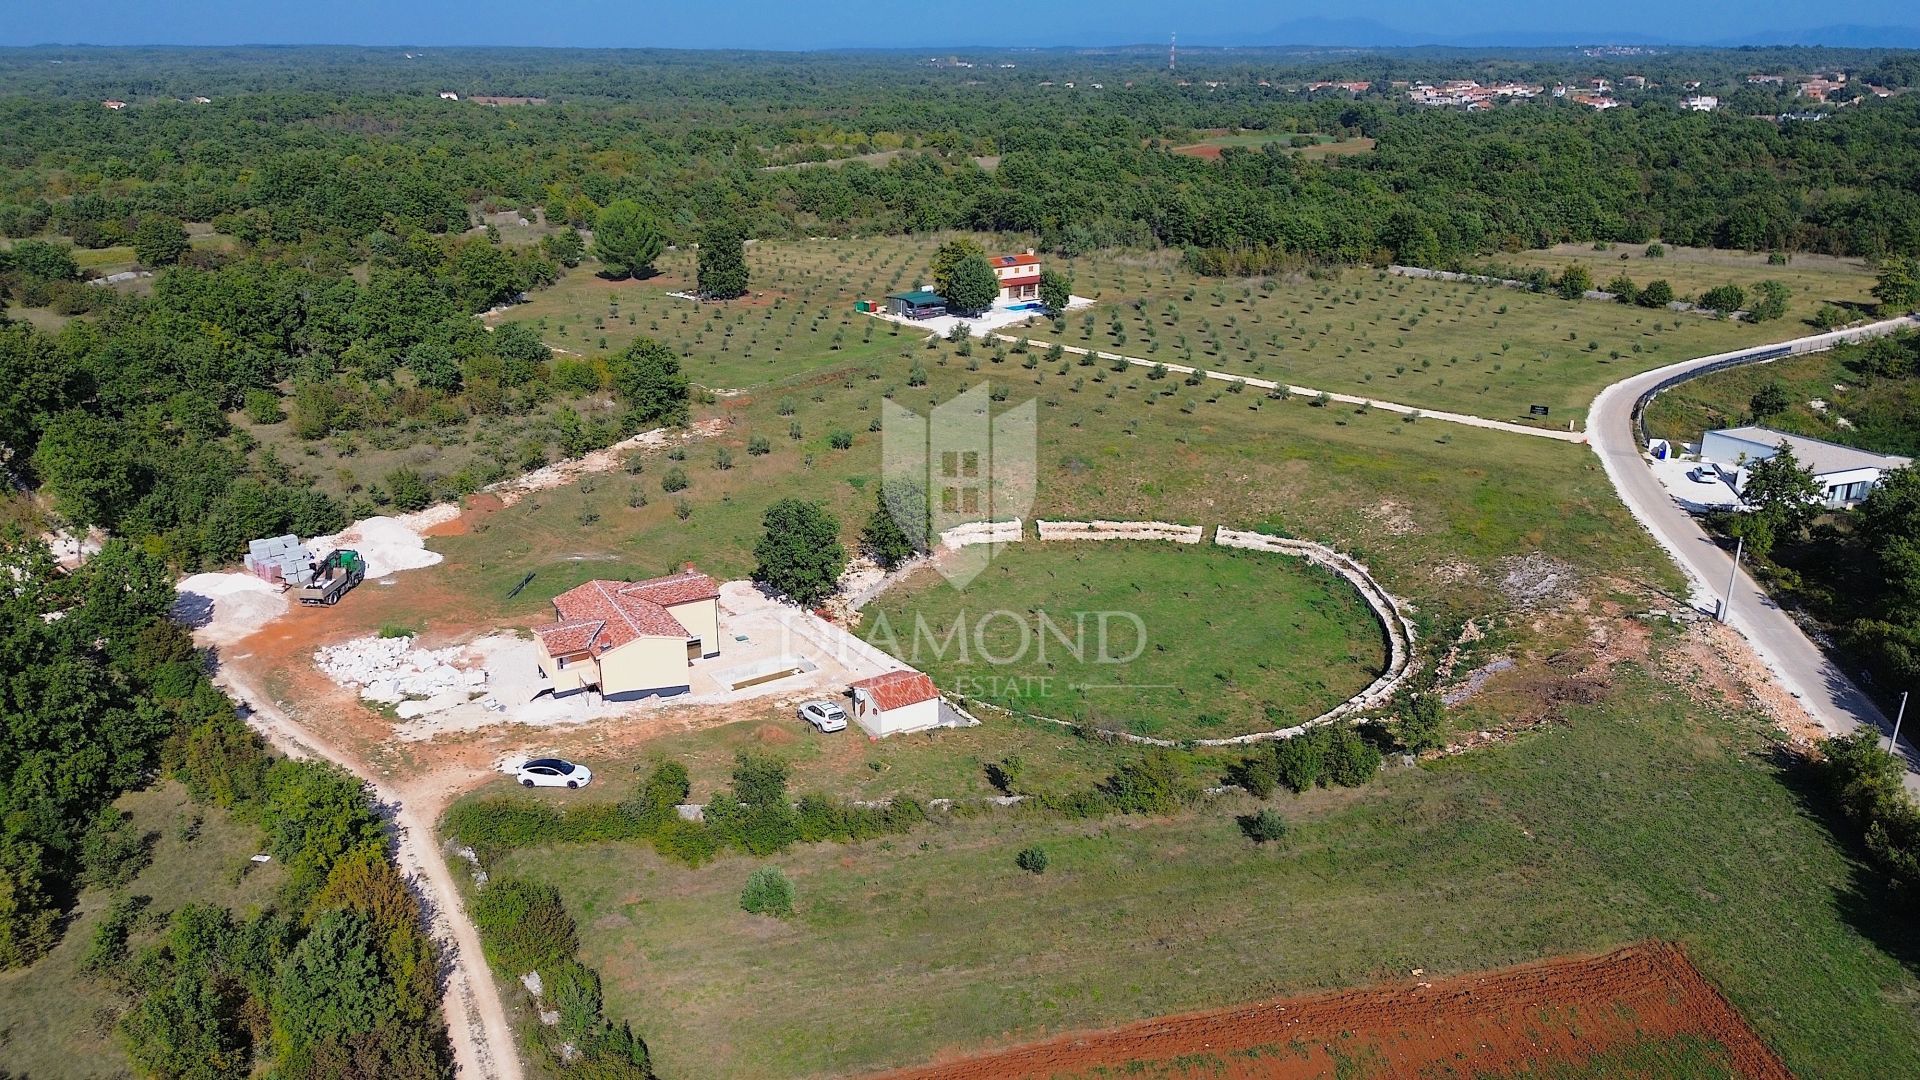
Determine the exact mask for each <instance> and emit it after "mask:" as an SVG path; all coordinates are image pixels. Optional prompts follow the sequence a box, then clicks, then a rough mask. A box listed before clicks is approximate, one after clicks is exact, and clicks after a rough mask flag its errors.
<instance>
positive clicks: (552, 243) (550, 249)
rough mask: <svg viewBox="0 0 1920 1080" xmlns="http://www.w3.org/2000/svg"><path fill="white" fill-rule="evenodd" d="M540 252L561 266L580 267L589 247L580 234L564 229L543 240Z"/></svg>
mask: <svg viewBox="0 0 1920 1080" xmlns="http://www.w3.org/2000/svg"><path fill="white" fill-rule="evenodd" d="M540 252H541V254H543V255H545V256H546V257H547V258H549V259H552V260H553V261H554V262H557V263H559V264H560V265H561V266H579V265H580V256H582V255H585V254H586V253H587V245H586V244H585V243H584V242H582V241H581V239H580V234H579V233H577V232H575V231H574V230H573V229H571V228H563V229H561V230H560V231H559V232H556V233H552V234H550V235H548V236H545V237H542V238H541V240H540ZM656 257H657V256H656Z"/></svg>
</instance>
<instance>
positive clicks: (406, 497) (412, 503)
mask: <svg viewBox="0 0 1920 1080" xmlns="http://www.w3.org/2000/svg"><path fill="white" fill-rule="evenodd" d="M387 498H388V499H390V500H392V502H393V507H394V509H396V510H398V511H400V512H401V513H403V514H411V513H413V512H414V511H415V510H425V509H426V508H427V507H429V506H432V505H433V485H432V484H429V483H427V479H426V477H424V476H421V475H420V474H419V473H418V472H417V471H415V470H413V469H409V468H406V467H404V466H402V467H401V468H398V469H395V470H393V471H392V472H390V473H388V474H387Z"/></svg>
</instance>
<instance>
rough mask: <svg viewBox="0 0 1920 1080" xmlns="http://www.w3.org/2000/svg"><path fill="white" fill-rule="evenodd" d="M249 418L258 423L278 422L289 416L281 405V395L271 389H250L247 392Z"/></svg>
mask: <svg viewBox="0 0 1920 1080" xmlns="http://www.w3.org/2000/svg"><path fill="white" fill-rule="evenodd" d="M245 407H246V410H247V419H249V420H251V421H253V422H254V423H256V424H277V423H279V422H280V421H282V420H285V419H286V418H287V413H286V410H285V409H282V408H281V407H280V395H278V394H276V393H274V392H273V391H271V390H249V391H247V394H246V406H245Z"/></svg>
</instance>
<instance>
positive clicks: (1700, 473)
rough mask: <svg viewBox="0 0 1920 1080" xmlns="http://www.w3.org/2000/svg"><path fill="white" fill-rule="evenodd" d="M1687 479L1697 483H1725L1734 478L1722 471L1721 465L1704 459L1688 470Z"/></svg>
mask: <svg viewBox="0 0 1920 1080" xmlns="http://www.w3.org/2000/svg"><path fill="white" fill-rule="evenodd" d="M1687 479H1689V480H1691V481H1693V482H1694V483H1696V484H1725V483H1729V482H1730V481H1731V479H1732V478H1731V477H1729V476H1728V475H1727V474H1726V473H1723V472H1721V471H1720V466H1718V465H1715V464H1714V463H1713V462H1711V461H1703V462H1701V463H1700V464H1699V465H1697V466H1695V467H1694V468H1692V469H1689V470H1688V471H1687Z"/></svg>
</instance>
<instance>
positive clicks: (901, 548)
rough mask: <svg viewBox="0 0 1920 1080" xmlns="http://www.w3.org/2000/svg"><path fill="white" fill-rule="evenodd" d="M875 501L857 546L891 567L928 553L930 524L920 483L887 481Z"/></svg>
mask: <svg viewBox="0 0 1920 1080" xmlns="http://www.w3.org/2000/svg"><path fill="white" fill-rule="evenodd" d="M874 503H875V505H874V508H873V514H872V515H871V516H869V517H868V518H867V524H866V527H865V528H864V529H862V530H861V531H860V546H861V547H862V548H864V549H865V550H866V552H867V554H868V555H870V556H872V557H873V560H874V561H875V562H877V563H879V564H880V565H881V566H883V567H886V568H887V569H889V570H891V569H893V568H894V567H896V566H898V565H900V564H901V563H903V562H906V561H907V560H908V559H911V558H913V557H914V556H916V555H924V554H926V553H927V541H928V537H929V535H930V534H931V531H932V525H931V523H930V519H929V517H928V515H927V491H926V488H925V487H924V486H923V485H920V484H916V483H914V482H913V481H911V480H907V479H904V478H895V479H891V480H888V481H886V482H884V483H883V484H881V485H880V491H879V493H878V494H877V495H875V496H874Z"/></svg>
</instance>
